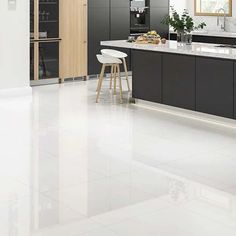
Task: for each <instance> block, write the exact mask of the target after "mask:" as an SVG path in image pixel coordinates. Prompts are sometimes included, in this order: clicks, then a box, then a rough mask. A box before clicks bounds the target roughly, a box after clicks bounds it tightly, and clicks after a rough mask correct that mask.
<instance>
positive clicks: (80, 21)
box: [74, 0, 88, 77]
mask: <svg viewBox="0 0 236 236" xmlns="http://www.w3.org/2000/svg"><path fill="white" fill-rule="evenodd" d="M74 1H75V11H74V14H75V19H74V20H75V29H74V37H75V40H74V62H75V63H74V64H75V65H74V74H75V75H74V76H75V77H80V76H85V75H87V64H88V62H87V0H74Z"/></svg>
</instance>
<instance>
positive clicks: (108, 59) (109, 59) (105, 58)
mask: <svg viewBox="0 0 236 236" xmlns="http://www.w3.org/2000/svg"><path fill="white" fill-rule="evenodd" d="M97 59H98V61H99V62H100V63H101V64H122V61H121V60H120V59H118V58H115V57H109V56H104V55H99V54H98V55H97Z"/></svg>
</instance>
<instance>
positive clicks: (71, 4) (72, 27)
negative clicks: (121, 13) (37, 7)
mask: <svg viewBox="0 0 236 236" xmlns="http://www.w3.org/2000/svg"><path fill="white" fill-rule="evenodd" d="M59 15H60V38H61V39H62V40H61V43H60V67H59V68H60V69H59V71H60V72H59V74H60V79H61V81H62V82H63V81H64V80H65V79H67V78H76V77H86V76H87V0H60V10H59Z"/></svg>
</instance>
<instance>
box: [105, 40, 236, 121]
mask: <svg viewBox="0 0 236 236" xmlns="http://www.w3.org/2000/svg"><path fill="white" fill-rule="evenodd" d="M101 45H102V46H106V47H111V48H117V49H118V50H119V48H120V49H123V48H125V49H126V50H127V49H130V51H131V57H130V59H131V68H132V97H133V99H134V100H136V99H138V100H144V101H149V102H155V103H160V104H164V105H169V106H173V107H177V108H182V109H188V110H192V111H197V112H202V113H207V114H211V115H217V116H221V117H227V118H231V119H236V73H235V72H236V49H231V48H218V47H216V46H217V45H215V44H209V43H193V44H192V45H185V46H178V44H177V42H176V41H167V43H166V44H165V45H162V44H160V45H152V44H137V43H128V42H126V41H125V40H123V41H122V40H121V41H106V42H101Z"/></svg>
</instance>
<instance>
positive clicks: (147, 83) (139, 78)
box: [132, 50, 162, 102]
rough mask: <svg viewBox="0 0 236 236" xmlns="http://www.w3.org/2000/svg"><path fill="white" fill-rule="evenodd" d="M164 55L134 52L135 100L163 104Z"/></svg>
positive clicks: (133, 91) (133, 90)
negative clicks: (162, 68)
mask: <svg viewBox="0 0 236 236" xmlns="http://www.w3.org/2000/svg"><path fill="white" fill-rule="evenodd" d="M161 61H162V55H161V53H155V52H147V51H139V50H133V51H132V71H133V81H132V83H133V89H132V93H133V94H132V95H133V97H134V98H139V99H144V100H147V101H152V102H161V100H162V99H161V98H162V94H161V91H162V71H161V67H162V63H161Z"/></svg>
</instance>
